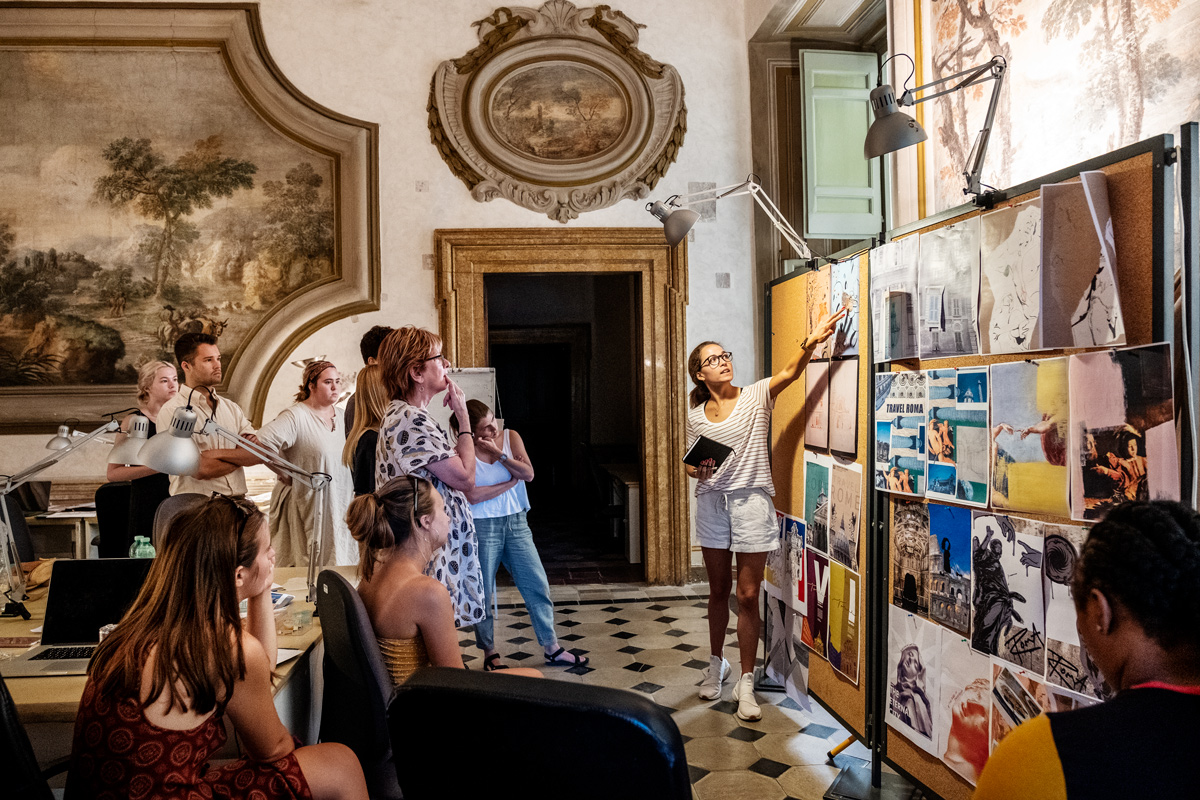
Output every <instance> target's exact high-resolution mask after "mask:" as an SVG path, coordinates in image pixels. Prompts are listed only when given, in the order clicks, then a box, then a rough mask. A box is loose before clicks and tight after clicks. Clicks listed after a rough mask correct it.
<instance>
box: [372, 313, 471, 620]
mask: <svg viewBox="0 0 1200 800" xmlns="http://www.w3.org/2000/svg"><path fill="white" fill-rule="evenodd" d="M378 361H379V369H380V372H381V373H382V376H383V384H384V387H385V389H386V390H387V394H388V396H389V397H390V398H391V402H390V403H389V405H388V408H387V412H386V413H385V414H384V417H383V423H382V424H381V425H380V427H379V444H378V449H377V450H376V453H375V485H376V486H383V485H384V484H385V483H387V482H388V481H389V480H391V479H392V478H396V477H399V476H401V475H419V476H420V477H422V478H425V479H426V480H428V481H430V482H431V483H433V486H434V488H435V489H437V490H438V493H439V494H440V495H441V497H442V499H443V500H444V501H445V503H446V514H447V516H449V518H450V533H449V538H448V541H447V542H446V544H445V545H444V546H443V547H441V548H439V549H438V551H437V552H436V553H435V554H434V557H433V559H432V560H431V561H430V562H429V565H428V567H427V568H426V570H425V574H426V575H431V576H433V577H434V578H437V580H438V581H440V582H441V583H442V585H443V586H445V587H446V589H447V590H448V591H449V592H450V599H451V600H452V601H453V604H454V619H455V623H456V624H457V625H458V627H460V628H461V627H465V626H467V625H474V624H476V623H478V622H480V621H481V620H483V618H484V616H485V615H486V614H487V609H486V607H485V605H484V592H483V574H482V572H481V571H480V568H479V553H478V552H477V549H476V540H475V523H474V522H473V521H472V519H471V506H470V503H468V502H467V498H466V495H464V494H463V492H466V491H468V490H470V489H473V488H475V438H474V435H473V434H472V432H471V419H470V416H469V415H468V414H467V399H466V397H465V396H464V395H463V392H462V389H460V388H458V385H457V384H455V383H454V381H452V380H450V377H449V376H448V375H447V374H446V371H447V370H448V369H449V368H450V361H449V359H447V358H446V357H445V356H443V355H442V340H441V337H439V336H438V335H437V334H436V333H433V332H431V331H427V330H425V329H424V328H417V327H413V326H411V325H409V326H405V327H403V328H397V329H396V330H394V331H392V332H391V333H389V334H388V335H387V337H386V338H385V339H384V340H383V343H382V344H381V345H380V346H379V357H378ZM443 391H444V392H446V399H445V400H444V402H445V404H446V405H447V406H449V407H450V411H451V413H452V415H453V422H452V424H453V425H454V426H455V428H456V430H457V432H458V439H457V441H455V442H451V441H450V435H449V434H448V433H447V432H446V431H445V429H444V428H442V426H441V425H439V424H438V422H437V420H435V419H434V418H433V416H432V415H430V414H429V412H428V408H429V401H430V400H432V399H433V398H434V396H435V395H437V394H438V393H439V392H443Z"/></svg>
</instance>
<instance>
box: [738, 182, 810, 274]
mask: <svg viewBox="0 0 1200 800" xmlns="http://www.w3.org/2000/svg"><path fill="white" fill-rule="evenodd" d="M749 192H750V195H751V196H752V197H753V198H754V202H756V203H758V207H759V208H761V209H762V210H763V212H764V213H766V215H767V216H768V217H769V218H770V219H771V222H772V224H774V225H775V230H777V231H779V235H780V236H782V237H783V238H784V239H786V240H787V243H788V244H790V245H791V246H792V249H793V250H795V251H796V252H797V253H798V254H799V255H800V257H801V258H804V259H811V258H812V257H813V254H812V250H810V249H809V247H808V242H806V241H804V239H802V238H801V237H800V234H798V233H796V229H795V228H793V227H792V225H791V223H790V222H788V221H787V219H786V218H785V217H784V216H783V212H781V211H780V210H779V207H778V206H776V205H775V202H774V201H773V200H771V198H770V196H769V195H767V193H766V192H764V191H763V188H762V187H761V186H759V185H758V184H757V183H751V184H750V185H749Z"/></svg>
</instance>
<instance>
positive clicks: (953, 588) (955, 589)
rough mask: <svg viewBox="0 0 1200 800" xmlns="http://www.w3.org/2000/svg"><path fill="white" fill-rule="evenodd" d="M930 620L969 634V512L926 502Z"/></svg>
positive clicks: (965, 634) (957, 507) (962, 633)
mask: <svg viewBox="0 0 1200 800" xmlns="http://www.w3.org/2000/svg"><path fill="white" fill-rule="evenodd" d="M927 507H928V509H929V541H930V545H931V546H933V547H935V548H936V549H935V550H934V552H933V553H932V554H931V556H932V558H931V559H930V565H929V618H930V619H931V620H933V621H934V622H940V623H941V624H942V625H945V626H946V627H947V628H950V629H951V630H953V631H955V632H956V633H958V634H960V635H962V636H969V635H970V632H971V511H970V509H967V508H961V507H959V506H944V505H942V504H941V503H929V505H928V506H927Z"/></svg>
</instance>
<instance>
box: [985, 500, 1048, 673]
mask: <svg viewBox="0 0 1200 800" xmlns="http://www.w3.org/2000/svg"><path fill="white" fill-rule="evenodd" d="M972 514H973V517H972V538H971V612H972V613H971V646H972V647H974V648H975V649H976V650H978V651H979V652H981V653H986V654H987V655H991V656H997V657H999V658H1001V659H1003V660H1004V661H1007V662H1009V663H1010V664H1013V665H1015V666H1017V667H1019V668H1021V669H1025V670H1028V671H1030V672H1031V673H1033V674H1035V675H1038V676H1041V675H1044V674H1045V673H1046V612H1045V605H1044V603H1043V600H1042V550H1043V547H1044V543H1043V538H1042V523H1041V522H1038V521H1037V520H1032V519H1024V518H1022V517H1008V516H1004V515H1001V514H990V513H987V512H983V511H974V512H972Z"/></svg>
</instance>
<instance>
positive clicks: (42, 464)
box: [0, 420, 121, 495]
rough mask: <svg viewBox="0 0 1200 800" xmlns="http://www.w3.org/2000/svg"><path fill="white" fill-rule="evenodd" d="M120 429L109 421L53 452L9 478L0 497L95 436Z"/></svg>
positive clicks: (116, 424)
mask: <svg viewBox="0 0 1200 800" xmlns="http://www.w3.org/2000/svg"><path fill="white" fill-rule="evenodd" d="M120 429H121V423H119V422H117V421H116V420H109V421H108V422H106V423H104V424H103V425H101V426H100V427H99V428H96V430H94V431H92V432H91V433H89V434H88V435H87V436H84V437H83V438H82V439H77V440H75V441H73V442H71V443H70V444H69V445H67V446H66V447H64V448H63V449H62V450H56V451H54V452H53V453H51V454H50V455H48V456H46V457H45V458H43V459H42V460H41V461H39V462H37V463H36V464H34V465H33V466H30V467H26V468H25V469H23V470H21V471H20V472H18V473H17V474H16V475H13V476H12V477H11V478H9V479H8V480H7V481H5V482H4V488H3V490H0V495H5V494H8V493H9V492H12V491H13V490H14V489H16V488H17V487H18V486H21V485H22V484H25V483H28V482H29V481H30V480H32V479H33V478H34V477H36V476H37V474H38V473H39V472H41V471H42V470H44V469H47V468H48V467H52V466H54V465H55V464H57V463H58V462H59V461H62V460H63V459H64V458H65V457H66V456H67V455H69V454H71V453H73V452H75V451H76V450H78V449H79V448H81V447H83V446H84V445H85V444H87V443H88V442H90V441H92V440H93V439H95V438H96V437H97V436H101V435H103V434H105V433H113V432H114V431H119V430H120Z"/></svg>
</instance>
